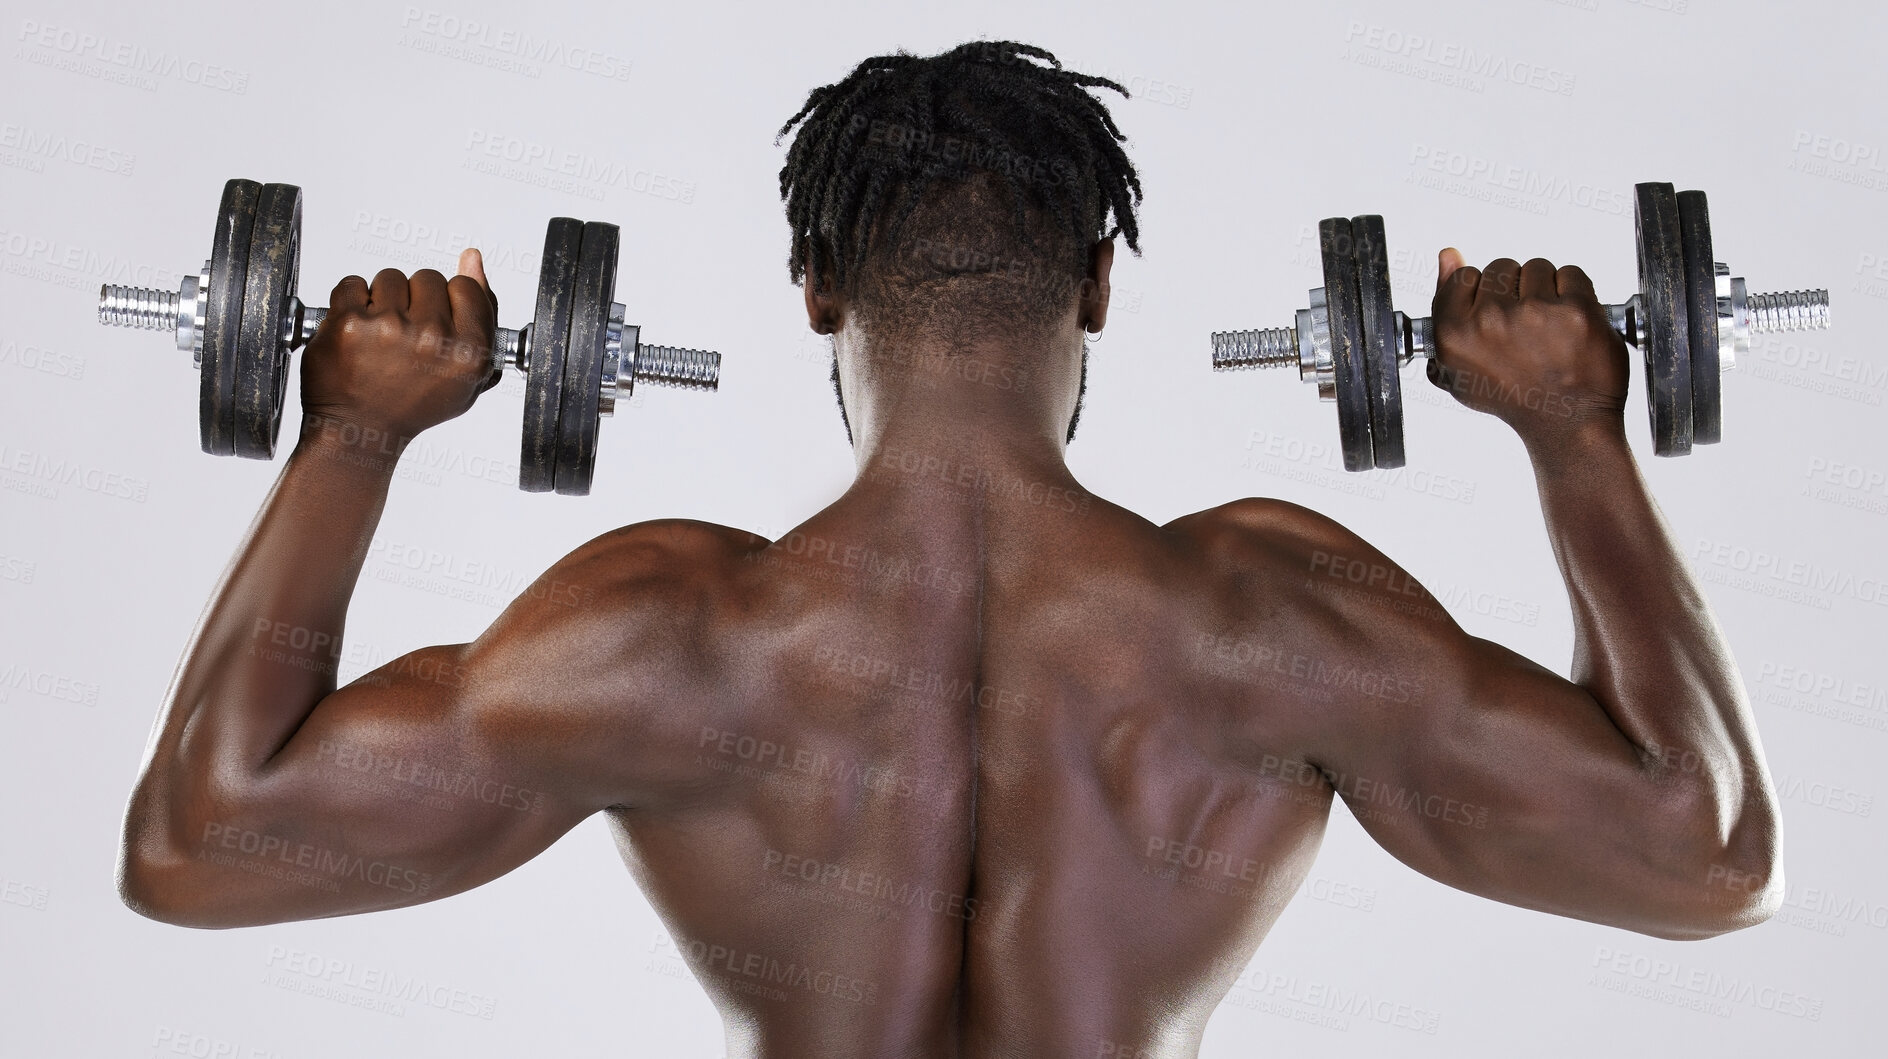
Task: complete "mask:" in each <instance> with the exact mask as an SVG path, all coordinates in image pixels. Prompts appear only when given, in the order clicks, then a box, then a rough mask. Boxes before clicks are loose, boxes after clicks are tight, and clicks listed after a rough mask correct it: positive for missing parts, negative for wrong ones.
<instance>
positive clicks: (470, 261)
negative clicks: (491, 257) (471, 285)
mask: <svg viewBox="0 0 1888 1059" xmlns="http://www.w3.org/2000/svg"><path fill="white" fill-rule="evenodd" d="M459 275H461V276H467V277H469V278H471V279H473V280H475V281H477V282H478V285H479V286H481V287H483V288H485V293H487V294H490V293H491V292H492V284H491V281H489V280H487V279H486V278H485V255H483V254H481V253H479V252H478V248H477V247H471V246H468V247H466V248H465V249H464V250H461V251H460V252H459Z"/></svg>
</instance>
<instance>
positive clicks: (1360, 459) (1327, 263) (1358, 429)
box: [1318, 217, 1376, 471]
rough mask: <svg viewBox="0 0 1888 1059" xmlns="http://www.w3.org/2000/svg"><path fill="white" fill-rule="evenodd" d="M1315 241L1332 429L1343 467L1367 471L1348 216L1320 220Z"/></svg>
mask: <svg viewBox="0 0 1888 1059" xmlns="http://www.w3.org/2000/svg"><path fill="white" fill-rule="evenodd" d="M1318 245H1319V247H1320V248H1321V249H1322V253H1323V257H1324V301H1325V311H1326V312H1327V313H1328V314H1329V317H1330V331H1331V366H1332V370H1333V374H1334V378H1335V388H1336V391H1337V433H1338V436H1339V438H1340V439H1341V441H1342V444H1343V447H1344V469H1345V470H1347V471H1367V470H1370V469H1371V468H1372V467H1375V466H1376V457H1375V455H1374V453H1373V450H1372V449H1371V445H1370V397H1369V382H1368V380H1367V379H1366V378H1365V377H1364V335H1363V301H1362V299H1361V297H1360V296H1359V293H1358V289H1357V288H1358V280H1357V241H1356V235H1355V233H1354V232H1352V230H1351V224H1350V222H1349V221H1347V220H1345V219H1344V218H1342V217H1326V218H1325V219H1324V220H1321V221H1319V222H1318Z"/></svg>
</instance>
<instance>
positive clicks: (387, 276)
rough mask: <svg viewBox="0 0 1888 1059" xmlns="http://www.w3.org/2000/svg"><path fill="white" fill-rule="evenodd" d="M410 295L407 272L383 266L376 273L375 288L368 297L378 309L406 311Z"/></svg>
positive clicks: (368, 301) (370, 302) (368, 300)
mask: <svg viewBox="0 0 1888 1059" xmlns="http://www.w3.org/2000/svg"><path fill="white" fill-rule="evenodd" d="M408 297H409V294H408V292H407V284H406V273H404V272H402V271H400V270H399V269H397V268H383V269H381V270H380V271H379V272H376V273H374V288H373V290H372V291H370V292H369V293H368V298H367V303H368V304H369V305H371V306H373V307H374V308H376V309H391V310H393V311H395V312H405V311H406V307H407V298H408Z"/></svg>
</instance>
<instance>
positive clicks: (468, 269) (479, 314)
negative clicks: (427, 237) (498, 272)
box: [446, 249, 498, 327]
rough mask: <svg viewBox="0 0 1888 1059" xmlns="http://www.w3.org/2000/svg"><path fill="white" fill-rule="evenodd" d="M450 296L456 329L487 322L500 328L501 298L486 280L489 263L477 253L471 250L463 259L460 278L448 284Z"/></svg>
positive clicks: (460, 259) (463, 255) (460, 266)
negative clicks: (499, 305)
mask: <svg viewBox="0 0 1888 1059" xmlns="http://www.w3.org/2000/svg"><path fill="white" fill-rule="evenodd" d="M446 292H447V294H448V295H449V296H450V297H451V298H452V319H453V323H454V324H455V325H456V326H459V327H465V326H468V325H470V324H477V323H480V322H483V323H485V324H488V325H492V326H494V327H496V325H497V322H498V297H497V296H496V295H494V294H493V293H492V284H491V281H490V280H487V279H486V278H485V262H484V261H483V260H482V259H481V258H480V257H479V252H478V251H477V250H471V249H468V250H466V252H465V253H463V254H460V255H459V274H458V275H456V276H454V277H452V279H451V280H449V281H447V283H446Z"/></svg>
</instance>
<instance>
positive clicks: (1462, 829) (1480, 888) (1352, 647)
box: [1289, 524, 1693, 928]
mask: <svg viewBox="0 0 1888 1059" xmlns="http://www.w3.org/2000/svg"><path fill="white" fill-rule="evenodd" d="M1291 554H1292V555H1293V558H1292V559H1291V560H1289V561H1290V562H1292V563H1295V564H1298V566H1299V569H1301V570H1304V571H1308V572H1309V573H1310V575H1311V576H1310V578H1309V579H1306V580H1300V581H1298V582H1297V583H1298V584H1299V585H1300V586H1303V587H1305V589H1306V591H1305V597H1307V598H1306V599H1305V602H1304V608H1305V610H1306V611H1307V613H1308V615H1309V616H1308V617H1305V618H1303V619H1301V620H1300V621H1299V622H1298V623H1297V628H1298V629H1299V630H1300V633H1299V634H1300V635H1301V636H1302V637H1303V644H1304V646H1303V650H1304V651H1305V652H1306V653H1307V655H1308V656H1309V657H1310V658H1311V659H1312V660H1313V664H1315V665H1319V666H1322V667H1324V671H1325V672H1327V673H1329V674H1331V675H1330V676H1329V677H1328V679H1327V680H1326V682H1325V688H1326V691H1327V694H1326V695H1325V696H1324V698H1323V700H1322V701H1320V702H1318V703H1316V704H1314V705H1313V706H1312V707H1311V708H1308V709H1304V710H1301V711H1299V712H1298V715H1297V716H1298V717H1299V721H1298V722H1297V723H1298V724H1300V725H1302V727H1301V728H1300V729H1299V731H1298V738H1297V739H1296V740H1295V741H1296V742H1297V744H1298V746H1299V748H1300V751H1301V753H1302V755H1303V757H1304V759H1305V760H1306V761H1308V762H1310V763H1311V764H1312V765H1314V766H1315V767H1317V768H1318V769H1319V770H1320V771H1321V772H1322V773H1323V774H1324V776H1325V778H1326V780H1327V782H1329V783H1330V785H1331V786H1332V787H1333V789H1335V791H1336V792H1337V794H1338V796H1339V797H1341V798H1343V800H1344V802H1345V804H1346V805H1347V806H1348V807H1349V808H1350V810H1351V812H1352V814H1353V815H1354V816H1355V817H1356V819H1357V821H1358V823H1359V824H1360V825H1361V826H1362V827H1363V828H1364V830H1365V831H1366V832H1367V833H1369V834H1370V836H1371V837H1372V838H1373V839H1375V840H1376V841H1377V843H1378V844H1379V845H1381V846H1383V848H1384V849H1385V850H1387V851H1388V852H1390V853H1391V854H1392V855H1394V856H1395V857H1396V858H1397V859H1399V860H1401V861H1402V862H1403V863H1405V864H1407V865H1409V866H1410V867H1412V868H1414V869H1416V870H1417V871H1419V872H1422V873H1423V874H1425V875H1428V876H1429V877H1431V878H1433V879H1436V880H1438V881H1440V882H1443V883H1445V884H1447V885H1450V886H1453V887H1456V888H1458V889H1461V890H1465V891H1468V892H1470V893H1474V894H1478V895H1480V896H1483V897H1488V898H1491V899H1493V900H1497V901H1502V902H1505V903H1508V904H1514V905H1519V906H1522V907H1527V908H1533V909H1537V910H1541V911H1547V912H1553V913H1556V914H1560V915H1566V916H1572V917H1575V918H1580V919H1587V920H1592V921H1597V922H1604V923H1610V924H1613V925H1620V926H1626V927H1629V928H1636V927H1638V926H1642V925H1649V924H1656V923H1657V922H1659V921H1660V920H1659V913H1660V912H1661V911H1662V906H1663V905H1665V904H1668V903H1676V902H1682V901H1684V900H1687V899H1689V897H1688V895H1689V894H1690V893H1692V892H1693V883H1692V882H1691V881H1688V880H1678V879H1673V878H1671V877H1670V870H1669V868H1668V867H1666V865H1667V864H1668V863H1669V858H1668V856H1667V854H1666V851H1664V850H1662V849H1661V848H1659V847H1660V846H1661V845H1662V843H1661V842H1660V841H1659V840H1658V838H1657V836H1660V835H1666V834H1672V833H1675V832H1674V830H1673V829H1674V828H1675V827H1676V826H1677V822H1678V821H1680V820H1681V819H1682V818H1683V814H1684V813H1685V811H1686V807H1685V806H1684V804H1683V803H1682V801H1681V800H1677V799H1674V798H1671V797H1669V796H1668V795H1666V794H1665V793H1663V792H1662V791H1661V789H1660V788H1658V787H1657V785H1656V784H1654V783H1653V782H1652V781H1651V780H1650V779H1649V778H1648V776H1649V774H1648V772H1647V770H1646V768H1645V764H1644V759H1643V757H1642V755H1641V753H1640V751H1639V749H1638V748H1637V747H1636V746H1635V745H1634V744H1633V743H1632V741H1631V740H1630V739H1628V738H1627V737H1626V735H1625V734H1624V733H1623V732H1622V731H1621V730H1620V729H1619V727H1618V726H1617V725H1616V724H1614V722H1613V720H1612V718H1611V717H1610V716H1609V715H1608V714H1607V712H1606V711H1605V709H1604V708H1603V707H1602V706H1601V704H1600V702H1599V701H1598V700H1597V699H1596V698H1594V696H1593V695H1592V694H1590V693H1589V692H1588V691H1587V690H1586V689H1585V688H1584V687H1582V686H1580V685H1579V684H1576V683H1574V682H1573V681H1571V680H1568V679H1567V678H1565V677H1562V676H1560V675H1559V674H1557V673H1554V672H1552V671H1550V670H1548V669H1546V668H1545V667H1543V666H1541V665H1538V664H1536V663H1535V662H1533V661H1531V660H1529V659H1527V658H1525V657H1523V656H1522V655H1520V654H1518V653H1516V652H1514V651H1512V650H1509V649H1508V648H1506V647H1503V646H1501V645H1500V644H1497V643H1494V642H1492V641H1489V640H1486V639H1482V638H1479V637H1475V636H1470V635H1469V634H1467V633H1466V632H1464V631H1463V630H1462V629H1461V627H1460V626H1458V625H1457V624H1456V623H1455V622H1454V620H1453V619H1451V618H1450V617H1449V616H1448V614H1447V612H1446V611H1445V610H1444V609H1443V608H1442V606H1441V604H1440V603H1439V602H1438V601H1437V600H1436V598H1435V597H1434V596H1433V595H1431V594H1429V593H1428V592H1426V591H1424V590H1423V589H1422V588H1421V587H1420V586H1419V585H1417V584H1416V583H1415V582H1414V580H1413V579H1411V578H1410V577H1409V575H1408V574H1407V573H1406V572H1405V571H1403V570H1402V569H1401V567H1399V566H1398V565H1397V564H1396V563H1394V562H1393V561H1392V560H1391V559H1389V558H1388V557H1387V556H1385V555H1383V554H1382V553H1381V552H1379V551H1377V550H1376V549H1374V548H1372V547H1370V546H1369V545H1368V544H1366V543H1364V542H1363V541H1361V540H1360V539H1358V538H1356V537H1355V536H1354V535H1351V534H1349V532H1348V531H1345V530H1342V528H1341V527H1336V526H1335V524H1329V525H1328V526H1321V527H1320V532H1319V533H1317V534H1315V535H1313V537H1312V540H1311V541H1310V542H1309V543H1307V542H1306V541H1305V540H1299V541H1297V542H1295V545H1294V547H1293V548H1292V549H1291ZM1338 556H1342V560H1341V561H1342V562H1344V563H1345V564H1349V563H1353V562H1355V563H1362V564H1365V566H1366V572H1367V573H1372V574H1379V573H1380V574H1381V576H1365V577H1362V578H1361V579H1359V578H1354V577H1351V576H1344V577H1330V576H1328V575H1329V574H1330V568H1331V566H1332V565H1333V564H1335V563H1337V562H1338V561H1339V559H1338V558H1337V557H1338ZM1320 564H1322V565H1320ZM1354 572H1355V570H1354V569H1353V568H1351V567H1350V566H1348V565H1346V567H1345V570H1344V573H1345V574H1346V575H1349V574H1353V573H1354ZM1321 581H1322V582H1326V584H1320V582H1321ZM1320 589H1324V590H1320Z"/></svg>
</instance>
